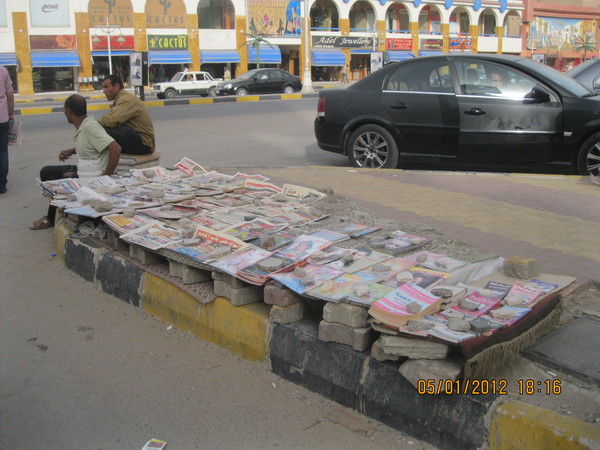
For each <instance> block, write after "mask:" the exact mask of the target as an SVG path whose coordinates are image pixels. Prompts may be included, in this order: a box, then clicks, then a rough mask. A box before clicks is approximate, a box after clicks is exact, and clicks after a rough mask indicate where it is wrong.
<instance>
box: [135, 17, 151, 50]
mask: <svg viewBox="0 0 600 450" xmlns="http://www.w3.org/2000/svg"><path fill="white" fill-rule="evenodd" d="M147 34H148V33H147V31H146V14H145V13H133V40H134V45H135V47H134V48H135V50H136V51H138V52H147V51H148V36H147Z"/></svg>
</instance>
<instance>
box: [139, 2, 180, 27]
mask: <svg viewBox="0 0 600 450" xmlns="http://www.w3.org/2000/svg"><path fill="white" fill-rule="evenodd" d="M146 27H147V28H187V21H186V10H185V5H184V3H183V0H148V1H147V2H146Z"/></svg>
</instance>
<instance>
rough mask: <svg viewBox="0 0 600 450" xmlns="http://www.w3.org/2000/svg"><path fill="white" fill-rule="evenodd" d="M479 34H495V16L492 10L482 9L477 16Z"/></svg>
mask: <svg viewBox="0 0 600 450" xmlns="http://www.w3.org/2000/svg"><path fill="white" fill-rule="evenodd" d="M479 34H480V35H484V36H486V35H488V36H493V35H495V34H496V16H495V15H494V13H493V12H492V11H488V10H486V11H483V13H482V14H481V16H479Z"/></svg>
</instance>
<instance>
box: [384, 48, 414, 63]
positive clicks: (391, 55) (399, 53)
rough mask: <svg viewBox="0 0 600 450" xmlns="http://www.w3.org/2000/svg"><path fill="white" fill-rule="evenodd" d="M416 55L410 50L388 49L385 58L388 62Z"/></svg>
mask: <svg viewBox="0 0 600 450" xmlns="http://www.w3.org/2000/svg"><path fill="white" fill-rule="evenodd" d="M414 57H415V55H414V53H413V52H409V51H408V50H388V51H387V52H385V60H386V61H387V62H393V61H404V60H405V59H410V58H414Z"/></svg>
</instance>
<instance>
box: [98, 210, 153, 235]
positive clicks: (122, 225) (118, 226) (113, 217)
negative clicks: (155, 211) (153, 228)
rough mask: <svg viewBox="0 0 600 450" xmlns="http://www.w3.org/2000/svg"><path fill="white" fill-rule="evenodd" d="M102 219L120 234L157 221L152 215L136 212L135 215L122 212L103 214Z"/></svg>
mask: <svg viewBox="0 0 600 450" xmlns="http://www.w3.org/2000/svg"><path fill="white" fill-rule="evenodd" d="M102 221H103V222H104V223H105V224H106V225H107V226H108V227H109V228H110V229H111V230H114V231H116V232H117V233H118V234H123V233H128V232H130V231H134V230H137V229H138V228H141V227H143V226H144V225H148V224H149V223H154V222H156V221H155V220H154V219H152V218H151V217H149V216H142V215H140V214H136V215H135V216H133V217H124V216H123V215H122V214H110V215H108V216H103V217H102Z"/></svg>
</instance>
